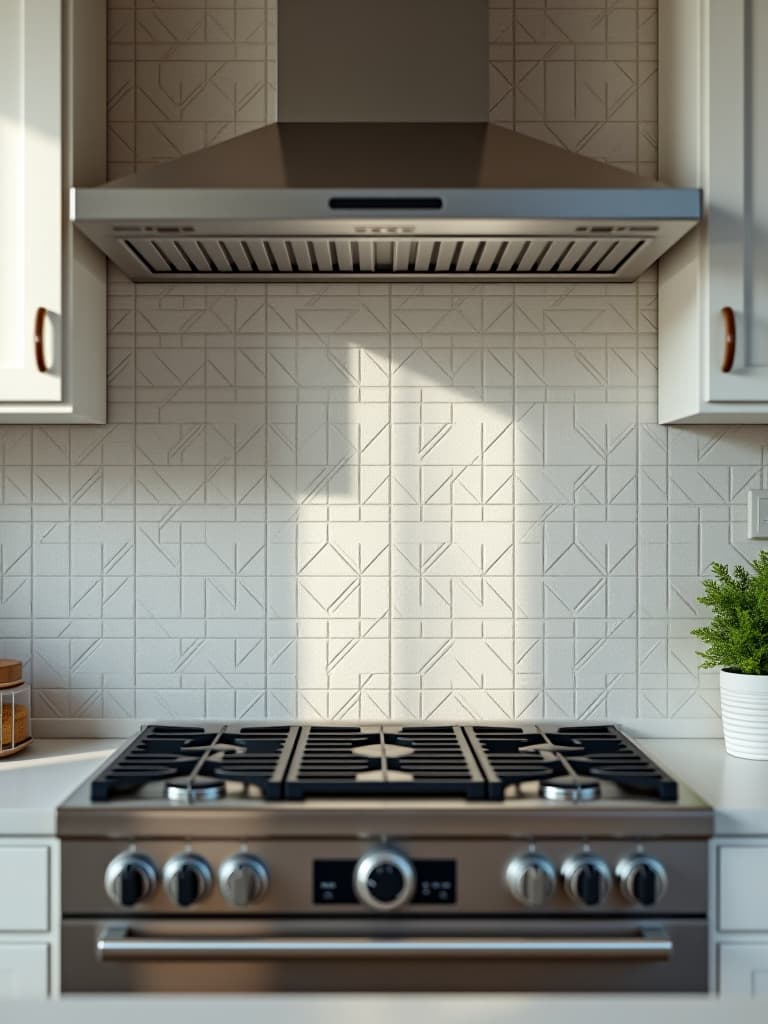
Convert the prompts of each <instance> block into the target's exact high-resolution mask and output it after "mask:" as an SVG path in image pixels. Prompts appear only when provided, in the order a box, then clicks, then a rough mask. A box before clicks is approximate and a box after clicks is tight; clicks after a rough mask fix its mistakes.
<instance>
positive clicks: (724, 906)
mask: <svg viewBox="0 0 768 1024" xmlns="http://www.w3.org/2000/svg"><path fill="white" fill-rule="evenodd" d="M719 853H720V859H719V864H718V871H719V877H718V892H719V901H718V902H719V906H718V926H719V928H720V931H723V932H768V885H766V884H765V877H766V871H768V843H762V844H760V845H756V846H721V847H720V851H719Z"/></svg>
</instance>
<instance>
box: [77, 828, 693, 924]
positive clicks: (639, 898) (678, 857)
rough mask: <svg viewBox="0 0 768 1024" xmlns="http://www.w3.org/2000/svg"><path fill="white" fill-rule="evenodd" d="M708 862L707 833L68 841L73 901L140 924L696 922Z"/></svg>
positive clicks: (85, 909) (85, 908)
mask: <svg viewBox="0 0 768 1024" xmlns="http://www.w3.org/2000/svg"><path fill="white" fill-rule="evenodd" d="M707 865H708V854H707V844H706V841H705V840H699V839H691V840H655V841H654V842H653V843H640V842H638V841H633V840H621V839H617V840H600V841H599V842H596V843H588V842H586V841H581V842H579V841H573V840H568V839H565V840H563V839H554V840H543V841H542V842H536V843H534V842H532V841H529V842H525V841H520V840H514V839H512V840H505V839H497V838H493V839H488V840H482V841H475V840H473V839H471V838H470V839H466V838H462V839H444V840H418V841H416V840H413V841H407V840H400V839H398V840H397V841H390V840H389V839H388V838H386V839H385V838H384V837H382V839H381V840H379V841H378V842H376V841H375V840H374V841H371V840H367V839H364V838H359V839H334V838H329V839H324V838H315V839H313V840H312V841H311V842H308V841H307V840H305V839H302V838H293V837H288V838H275V839H272V838H265V839H256V840H238V839H236V838H234V839H223V838H220V839H202V840H199V841H195V842H192V841H187V842H185V841H183V840H182V841H179V840H172V839H171V840H164V839H163V840H160V839H148V840H145V841H141V842H138V841H137V842H134V843H125V842H124V841H123V842H121V841H120V840H103V841H102V840H99V841H96V842H94V841H92V840H70V839H67V840H66V841H65V842H64V843H63V845H62V877H63V886H62V898H63V904H64V913H65V914H68V913H69V914H71V913H75V914H77V913H79V914H88V913H93V914H103V913H106V912H110V913H114V909H115V908H116V907H117V908H119V909H120V911H121V913H122V914H124V915H125V914H128V915H131V916H133V915H152V914H165V913H177V912H179V911H181V912H184V913H189V914H203V915H207V914H211V915H215V914H222V913H224V914H228V915H232V914H243V915H254V914H255V915H262V914H264V915H271V914H279V913H287V914H299V915H300V914H303V913H317V912H321V913H322V912H325V913H328V914H331V915H333V914H339V915H347V916H357V915H366V914H367V915H370V914H372V913H375V914H387V913H390V912H395V913H398V914H401V915H402V914H405V915H408V914H414V915H426V916H432V915H439V914H441V913H449V914H451V913H454V914H491V915H494V914H501V915H507V914H512V915H515V916H521V915H532V914H533V915H535V914H553V913H557V914H563V915H566V916H574V915H583V914H600V915H612V914H613V915H616V914H630V915H638V916H642V915H643V914H647V913H648V911H649V910H651V909H653V911H654V912H657V908H658V910H660V911H661V912H663V913H666V914H696V913H702V912H704V910H705V909H706V905H707ZM323 908H325V910H324V911H323Z"/></svg>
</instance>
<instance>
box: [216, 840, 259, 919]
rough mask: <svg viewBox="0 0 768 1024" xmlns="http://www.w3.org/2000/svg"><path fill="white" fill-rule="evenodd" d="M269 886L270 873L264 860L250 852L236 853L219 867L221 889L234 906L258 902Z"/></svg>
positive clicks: (244, 905) (245, 905)
mask: <svg viewBox="0 0 768 1024" xmlns="http://www.w3.org/2000/svg"><path fill="white" fill-rule="evenodd" d="M268 887H269V875H268V874H267V869H266V867H265V866H264V864H263V862H262V861H260V860H259V858H258V857H252V856H251V855H250V854H248V853H236V854H235V855H234V856H233V857H228V858H227V860H225V861H224V863H223V864H222V865H221V867H220V868H219V889H221V893H222V895H223V897H224V899H225V900H227V902H228V903H231V904H232V905H233V906H234V907H247V906H249V905H250V904H251V903H258V901H259V900H260V899H261V898H262V896H263V895H264V893H265V892H266V891H267V889H268Z"/></svg>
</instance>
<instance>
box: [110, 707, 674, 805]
mask: <svg viewBox="0 0 768 1024" xmlns="http://www.w3.org/2000/svg"><path fill="white" fill-rule="evenodd" d="M569 776H571V777H581V778H584V777H591V778H592V779H594V780H596V781H597V782H601V781H604V782H607V783H613V784H614V785H616V786H618V787H619V788H620V789H621V790H622V791H624V792H626V793H629V794H636V795H640V796H644V797H648V798H652V799H657V800H663V801H671V800H675V799H676V798H677V784H676V782H675V781H674V779H672V778H670V777H669V776H668V775H666V774H664V772H662V771H661V770H660V769H659V768H658V767H657V766H656V765H655V764H654V763H653V762H652V761H650V760H649V759H648V758H647V757H646V756H645V755H644V754H643V753H642V751H640V750H639V749H638V748H637V747H636V746H635V745H634V744H633V743H632V742H631V741H630V740H629V739H627V737H626V736H624V735H623V734H622V733H621V732H620V731H619V730H618V729H616V728H615V727H614V726H611V725H599V726H563V727H560V728H554V729H544V728H539V727H537V726H534V725H531V726H524V727H521V726H515V725H509V726H507V725H500V726H491V725H488V726H483V725H477V726H474V725H466V726H459V725H424V724H417V725H384V726H378V725H374V726H365V725H361V726H333V725H304V726H299V725H276V726H270V725H260V724H252V725H239V726H238V725H219V726H215V727H203V726H186V725H179V726H173V725H154V726H149V727H147V728H146V729H144V730H143V731H142V732H141V733H140V734H139V736H138V737H137V738H136V740H134V742H133V743H132V744H131V745H130V746H129V747H127V748H126V750H124V751H123V752H122V753H121V754H120V755H118V756H117V757H116V758H113V760H112V761H111V762H109V763H108V764H107V765H106V766H105V768H104V769H103V770H102V771H101V772H100V773H99V774H98V775H97V776H96V777H95V778H94V779H93V780H92V782H91V798H92V800H94V801H95V802H103V801H106V800H110V799H113V798H115V797H125V796H130V795H132V794H137V793H140V791H142V790H143V789H144V787H145V786H148V784H151V783H163V782H168V781H170V780H173V779H179V780H184V781H180V782H179V783H178V785H179V786H188V787H192V786H193V784H194V782H195V780H198V781H203V780H204V779H209V780H220V781H221V782H223V783H232V784H233V787H234V789H233V791H232V792H230V789H229V787H227V793H229V794H230V795H238V794H240V795H253V794H252V792H251V788H255V790H256V791H257V792H258V795H260V796H261V797H262V798H264V799H266V800H296V801H299V800H304V799H305V798H308V797H370V796H392V797H404V796H414V797H415V796H421V797H460V798H464V799H467V800H472V801H477V800H491V801H500V800H503V799H504V798H505V797H510V796H513V795H515V794H514V788H515V787H521V786H524V784H526V783H527V784H535V783H543V782H545V781H547V780H558V779H566V778H568V777H569ZM146 792H147V791H145V794H146ZM519 792H522V791H521V790H518V793H519Z"/></svg>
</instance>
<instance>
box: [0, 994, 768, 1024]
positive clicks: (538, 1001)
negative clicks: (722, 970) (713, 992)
mask: <svg viewBox="0 0 768 1024" xmlns="http://www.w3.org/2000/svg"><path fill="white" fill-rule="evenodd" d="M22 1011H23V1012H22ZM766 1012H768V1007H767V1006H766V1001H765V1000H754V1001H750V1002H747V1001H746V1000H733V1001H732V1000H722V1001H720V1000H718V999H712V998H710V997H707V996H666V997H665V996H637V995H634V996H624V997H617V998H611V997H608V996H601V997H590V996H561V997H559V998H558V997H552V996H536V995H525V996H514V995H513V996H504V995H501V996H498V995H486V994H484V993H467V994H466V995H464V994H463V995H451V996H450V997H446V996H439V995H437V996H432V995H403V996H392V995H379V994H374V995H346V994H345V995H309V996H290V995H282V996H267V995H264V996H250V997H245V998H242V997H237V996H223V995H215V996H195V997H194V998H190V997H184V996H165V997H164V998H159V999H158V998H156V997H154V998H153V997H146V996H122V997H120V996H117V997H116V996H111V997H103V996H91V997H88V998H80V997H72V996H69V997H65V998H63V999H61V1000H59V1001H56V1002H50V1003H42V1002H24V1003H20V1002H17V1003H5V1004H3V1003H1V1002H0V1020H8V1021H14V1022H15V1021H23V1022H24V1024H103V1022H104V1021H105V1020H108V1021H110V1024H135V1022H136V1020H137V1019H139V1020H141V1021H142V1022H143V1024H165V1022H166V1021H167V1020H168V1019H169V1017H170V1018H173V1019H174V1020H180V1021H184V1024H210V1022H211V1021H212V1020H222V1019H224V1017H226V1019H227V1020H230V1019H231V1020H238V1021H259V1022H260V1024H271V1022H273V1021H274V1022H279V1024H290V1022H294V1021H295V1022H296V1024H360V1022H361V1021H365V1024H391V1022H392V1021H397V1024H423V1022H424V1020H425V1019H430V1018H432V1019H439V1020H440V1022H441V1024H465V1022H467V1024H469V1022H471V1024H509V1022H510V1021H516V1022H519V1024H563V1021H567V1022H568V1024H602V1022H605V1024H614V1022H615V1021H616V1020H620V1021H621V1022H622V1024H648V1021H650V1020H658V1021H661V1022H663V1024H665V1022H667V1021H672V1020H674V1022H675V1024H732V1021H734V1020H737V1021H738V1022H739V1024H764V1022H765V1020H766Z"/></svg>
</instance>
